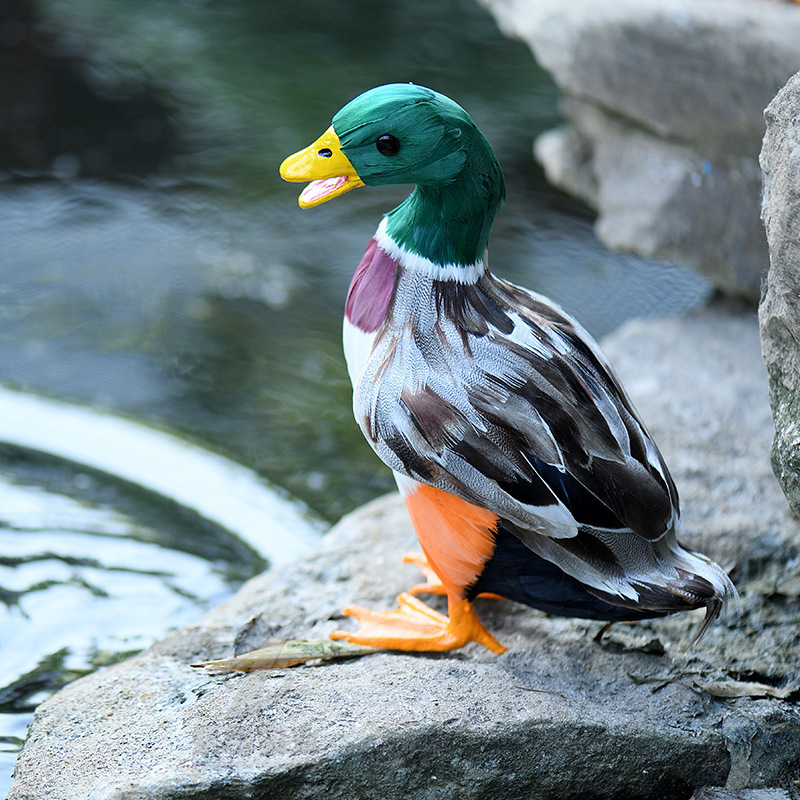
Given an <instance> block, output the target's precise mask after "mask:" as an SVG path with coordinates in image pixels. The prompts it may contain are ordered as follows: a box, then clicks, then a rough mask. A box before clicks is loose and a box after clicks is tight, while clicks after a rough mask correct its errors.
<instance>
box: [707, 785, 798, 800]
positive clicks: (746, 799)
mask: <svg viewBox="0 0 800 800" xmlns="http://www.w3.org/2000/svg"><path fill="white" fill-rule="evenodd" d="M691 800H792V796H791V795H790V794H789V792H788V791H786V790H785V789H743V790H742V791H739V792H730V791H728V790H727V789H723V788H718V787H715V786H709V787H707V788H705V789H700V790H699V791H697V792H695V793H694V794H693V795H692V797H691Z"/></svg>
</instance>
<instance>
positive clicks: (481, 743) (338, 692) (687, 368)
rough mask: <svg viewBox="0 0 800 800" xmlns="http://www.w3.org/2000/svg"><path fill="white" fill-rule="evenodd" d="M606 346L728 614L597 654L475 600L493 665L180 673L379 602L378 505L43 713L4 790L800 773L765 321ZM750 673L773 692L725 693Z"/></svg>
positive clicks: (650, 793)
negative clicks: (714, 571)
mask: <svg viewBox="0 0 800 800" xmlns="http://www.w3.org/2000/svg"><path fill="white" fill-rule="evenodd" d="M606 350H607V352H608V353H609V355H610V356H611V358H612V360H613V361H615V362H616V364H617V365H618V368H619V371H620V373H621V376H622V378H623V380H624V381H625V382H626V384H627V386H628V388H629V390H630V392H631V395H632V396H633V398H634V401H635V402H636V403H637V404H638V406H639V408H640V410H641V412H642V413H643V415H644V416H645V418H646V419H647V420H648V421H649V423H650V427H651V430H652V432H653V434H654V435H655V437H656V439H657V440H658V441H660V443H661V445H662V449H663V450H664V453H665V456H666V457H667V461H668V462H669V463H670V464H671V466H672V469H673V472H674V475H675V478H676V481H677V484H678V486H679V488H680V490H681V492H682V496H683V501H684V502H683V507H684V518H685V528H684V536H683V538H684V539H685V540H686V541H687V543H691V544H694V545H698V546H701V547H702V548H703V549H704V550H705V551H706V552H707V553H709V554H710V555H712V556H714V557H716V558H717V559H719V560H720V561H721V562H722V563H723V564H727V565H731V566H733V565H734V564H736V565H737V572H738V577H737V583H738V585H739V587H740V590H741V591H742V609H743V610H742V616H741V618H740V619H739V620H738V621H735V620H734V621H728V622H722V623H718V624H716V625H715V626H713V627H712V629H711V630H710V631H709V632H708V634H707V636H706V637H705V638H704V639H702V640H701V642H700V643H699V644H697V645H696V646H695V647H694V648H693V649H690V650H688V651H686V650H684V649H683V646H684V645H686V643H687V642H688V641H689V640H690V638H691V635H692V631H693V630H696V628H697V625H698V623H699V618H698V613H697V612H695V613H693V614H690V615H683V616H680V617H675V618H671V619H664V620H658V621H654V622H649V623H644V624H641V625H638V626H634V627H631V626H622V625H620V626H615V627H614V628H613V629H612V630H611V631H610V632H609V633H608V634H607V636H606V639H605V640H604V643H603V645H599V644H597V643H596V642H594V641H593V640H592V637H593V636H594V634H595V633H596V632H597V630H598V627H599V625H598V624H597V623H591V622H586V621H578V620H565V619H556V618H548V617H545V616H544V615H542V614H540V613H537V612H535V611H532V610H530V609H527V608H524V607H521V606H515V605H513V604H511V603H508V602H505V601H490V600H486V601H480V614H481V616H482V617H483V619H484V621H485V622H486V623H487V625H488V626H489V628H490V629H491V630H492V631H493V632H495V633H496V634H497V635H498V637H499V638H500V640H501V641H503V642H504V643H505V644H506V645H507V646H508V648H509V651H508V652H507V653H506V654H504V655H502V656H494V655H492V654H491V653H489V652H488V651H486V650H484V649H483V648H481V647H479V646H477V645H470V646H469V647H467V648H465V649H464V650H463V651H460V652H457V653H452V654H445V655H427V656H426V655H421V656H413V655H403V654H396V653H394V654H392V653H379V654H375V655H370V656H366V657H363V658H360V659H353V660H350V661H343V662H336V663H330V664H325V665H320V666H303V667H296V668H292V669H285V670H281V671H279V672H271V673H270V672H260V673H250V674H247V675H241V674H237V675H231V676H225V677H212V676H209V675H206V674H204V673H202V672H198V671H197V670H193V669H192V668H191V667H190V666H188V665H189V664H191V663H193V662H195V661H197V660H199V659H208V658H220V657H225V656H227V655H230V654H232V652H233V650H234V643H235V647H236V650H237V651H239V652H241V651H244V650H247V649H252V648H255V647H258V646H261V645H263V644H264V642H265V641H266V640H268V639H270V638H276V639H285V638H294V637H306V638H316V637H320V636H324V635H326V634H327V633H328V632H329V631H330V630H331V629H333V628H334V627H335V626H342V625H348V624H350V623H349V621H343V620H340V619H336V617H337V610H338V609H339V608H341V607H343V606H344V605H346V604H348V603H350V602H359V603H363V604H366V605H372V606H374V607H381V606H383V607H386V606H388V605H389V604H390V603H391V602H392V598H393V596H394V594H395V593H396V592H398V591H400V590H402V589H403V588H405V587H407V586H408V585H410V584H411V583H412V582H415V581H416V580H417V577H418V576H417V574H416V573H415V570H414V568H413V567H411V566H408V565H401V564H400V558H401V555H402V554H403V553H404V552H405V551H406V550H408V549H411V548H413V546H414V539H413V535H412V533H411V531H410V528H409V524H408V522H407V519H406V516H405V511H404V509H403V507H402V504H401V502H400V501H399V498H397V497H388V498H384V499H381V500H378V501H376V502H374V503H373V504H371V505H369V506H366V507H364V508H363V509H361V510H359V511H357V512H356V513H354V514H352V515H350V516H349V517H346V518H345V519H344V520H342V522H341V523H340V524H339V525H338V526H337V527H336V528H335V529H334V530H333V531H332V532H331V533H330V534H329V535H328V536H327V537H326V539H325V541H324V542H323V544H322V545H321V547H320V549H319V550H318V551H317V552H316V553H315V554H314V555H312V556H311V557H309V558H307V559H305V560H303V561H302V562H300V563H297V564H294V565H288V566H286V567H283V568H281V569H279V570H276V571H275V572H273V573H271V574H265V575H262V576H259V577H258V578H255V579H254V580H252V581H250V582H249V583H248V584H247V585H246V586H245V587H244V588H243V589H242V590H241V592H240V593H239V594H238V595H237V596H236V597H234V598H233V599H231V600H230V601H229V602H227V603H226V604H224V605H223V606H221V607H219V608H218V609H216V610H214V611H213V612H211V613H210V614H208V615H207V616H206V617H204V618H203V619H202V620H200V621H199V622H198V623H197V624H195V625H193V626H191V627H189V628H186V629H183V630H180V631H178V632H176V633H174V634H173V635H171V636H169V637H168V638H167V639H165V640H164V641H162V642H160V643H159V644H157V645H155V646H154V647H152V648H150V649H149V650H148V651H146V652H144V653H142V654H141V655H139V656H137V657H135V658H132V659H130V660H129V661H126V662H124V663H122V664H119V665H116V666H113V667H110V668H108V669H105V670H103V671H101V672H98V673H96V674H94V675H91V676H89V677H87V678H84V679H82V680H79V681H77V682H75V683H74V684H71V685H70V686H68V687H66V688H65V689H64V690H63V691H61V692H60V693H59V694H58V695H56V696H55V697H54V698H52V699H51V700H49V701H47V702H46V703H44V704H43V705H42V706H41V707H40V708H39V709H38V711H37V713H36V718H35V720H34V723H33V725H32V726H31V730H30V734H29V737H28V741H27V743H26V745H25V748H24V750H23V752H22V754H21V755H20V757H19V760H18V762H17V766H16V782H15V783H14V786H13V789H12V791H11V794H10V800H34V798H35V800H50V799H51V798H52V799H53V800H56V799H57V800H63V798H74V799H75V800H80V798H92V800H111V798H114V799H115V800H121V799H122V798H125V800H136V799H139V798H142V800H143V799H144V798H148V800H161V799H163V800H166V798H222V800H225V799H231V800H232V799H233V798H236V799H237V800H238V798H264V800H266V799H267V798H325V800H338V798H342V800H344V798H346V799H347V800H353V799H354V798H375V797H382V798H384V800H394V798H398V799H399V798H403V800H408V798H422V797H424V798H434V800H436V799H444V798H453V799H454V800H455V798H459V800H462V799H466V800H470V798H474V799H475V800H478V799H479V798H480V799H481V800H484V799H485V798H492V799H493V800H501V799H502V800H507V799H516V798H520V799H521V798H525V799H526V800H531V798H547V799H550V798H558V800H571V798H582V799H584V798H596V799H598V800H599V799H601V798H620V799H621V798H625V800H637V798H638V800H644V799H645V798H653V800H656V798H657V799H658V800H669V799H670V798H674V799H675V800H678V798H680V799H682V800H683V799H685V798H688V797H690V796H691V794H692V792H693V791H694V790H696V789H698V788H700V787H702V786H716V787H723V786H724V787H725V789H726V790H727V791H729V792H739V791H740V790H744V789H756V788H767V787H773V788H782V789H786V788H788V787H789V786H790V785H791V783H792V781H793V780H795V779H797V778H798V777H800V712H799V711H798V707H797V705H796V704H795V702H793V701H794V700H796V699H797V697H798V691H797V687H799V686H800V653H799V652H798V648H797V646H796V642H797V637H798V634H800V621H799V618H800V613H798V612H800V557H799V555H798V554H799V552H800V537H799V534H800V531H799V530H798V524H797V522H796V521H795V520H794V519H793V518H792V517H791V516H790V514H789V511H788V508H787V507H786V504H785V502H784V501H783V497H782V495H781V493H780V490H779V488H778V486H777V483H776V482H775V480H774V478H773V477H772V475H771V474H770V470H769V464H768V450H769V444H770V439H771V425H770V414H769V407H768V402H767V390H766V376H765V374H764V368H763V364H762V362H761V358H760V353H759V342H758V329H757V324H756V319H755V314H754V313H753V312H752V311H745V312H742V310H741V309H731V308H729V307H715V308H712V309H707V310H705V311H703V312H700V313H697V314H695V315H693V316H690V317H688V318H685V319H682V320H665V321H658V322H648V323H636V324H631V325H628V326H626V327H625V328H624V329H623V330H622V331H620V332H618V333H617V334H615V335H614V336H613V337H612V338H611V339H610V340H608V342H607V346H606ZM753 683H760V684H762V687H761V689H760V690H757V691H754V690H753V687H752V684H753ZM701 686H702V687H705V688H701ZM743 687H744V689H745V693H749V694H751V695H761V694H764V693H765V692H766V693H767V694H769V693H770V692H772V693H775V692H778V693H781V694H783V695H784V699H778V698H777V697H769V696H766V697H764V696H752V697H738V698H732V699H723V698H720V697H719V696H717V695H719V694H720V693H724V692H726V691H729V690H731V689H732V690H734V691H735V690H737V688H738V690H742V688H743ZM781 689H783V692H781ZM762 690H763V691H762ZM701 796H702V795H698V797H701ZM723 796H724V795H723ZM730 797H743V798H744V797H748V796H747V795H737V794H733V795H730ZM752 797H753V798H758V800H761V798H760V797H759V795H752ZM767 797H769V795H767Z"/></svg>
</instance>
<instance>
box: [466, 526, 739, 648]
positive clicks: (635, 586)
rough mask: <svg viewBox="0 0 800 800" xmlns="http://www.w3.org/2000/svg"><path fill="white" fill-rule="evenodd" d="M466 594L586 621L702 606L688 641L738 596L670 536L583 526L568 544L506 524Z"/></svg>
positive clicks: (713, 568)
mask: <svg viewBox="0 0 800 800" xmlns="http://www.w3.org/2000/svg"><path fill="white" fill-rule="evenodd" d="M526 551H527V552H526ZM559 576H560V577H559ZM472 589H473V591H474V592H475V593H477V592H478V591H489V592H496V593H497V594H501V595H503V596H505V597H508V598H509V599H511V600H516V601H518V602H522V603H525V604H526V605H530V606H533V607H534V608H541V609H542V610H545V611H547V612H549V613H553V614H559V615H563V616H577V617H588V618H592V619H606V620H623V619H643V618H647V617H658V616H664V615H666V614H672V613H676V612H680V611H690V610H692V609H696V608H703V607H704V608H705V609H706V616H705V619H704V621H703V624H702V626H701V628H700V631H699V632H698V634H697V636H696V637H695V639H694V641H697V640H698V639H699V638H700V637H701V636H702V635H703V634H704V633H705V632H706V631H707V630H708V628H709V626H710V625H711V623H712V622H713V621H714V620H715V619H717V618H718V617H719V615H720V613H721V611H722V609H723V607H724V606H726V605H727V604H729V603H730V602H732V601H734V602H735V601H736V600H737V598H738V595H737V592H736V589H735V587H734V585H733V583H732V582H731V580H730V578H729V577H728V575H727V574H726V573H725V572H724V571H723V570H722V569H721V568H720V567H719V566H718V565H717V564H715V563H714V562H713V561H711V560H710V559H709V558H706V556H704V555H702V554H701V553H696V552H693V551H691V550H687V549H685V548H683V547H682V546H681V545H680V544H679V543H678V541H677V540H676V538H675V535H674V533H673V532H669V533H668V534H666V535H665V536H664V537H662V538H661V539H660V540H659V541H657V542H652V541H647V540H644V539H642V537H638V536H636V535H635V534H634V533H632V532H626V531H613V532H612V531H605V530H597V529H588V528H583V529H582V530H581V532H580V534H579V536H578V537H575V538H574V539H557V540H556V539H549V538H547V537H542V536H537V537H535V538H532V537H531V536H530V535H520V533H518V531H517V530H516V528H515V526H513V525H511V524H510V523H508V522H502V523H501V524H500V526H499V528H498V531H497V538H496V546H495V552H494V555H493V556H492V559H491V560H490V562H489V563H488V564H487V565H486V568H485V569H484V574H483V575H482V576H481V577H480V578H479V579H478V581H477V582H476V584H475V586H474V587H472Z"/></svg>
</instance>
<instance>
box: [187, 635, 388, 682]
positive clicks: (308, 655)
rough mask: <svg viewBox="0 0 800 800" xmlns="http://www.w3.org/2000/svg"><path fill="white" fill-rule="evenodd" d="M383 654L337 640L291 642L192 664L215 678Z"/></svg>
mask: <svg viewBox="0 0 800 800" xmlns="http://www.w3.org/2000/svg"><path fill="white" fill-rule="evenodd" d="M377 652H379V650H378V648H376V647H365V646H364V645H359V644H351V643H350V642H345V641H334V640H333V639H317V640H313V641H308V640H306V639H289V640H288V641H285V642H275V643H274V644H270V645H267V646H266V647H263V648H261V649H260V650H252V651H251V652H249V653H244V654H242V655H240V656H235V657H234V658H222V659H219V660H217V661H203V662H201V663H200V664H192V666H193V667H202V668H203V669H204V670H205V671H206V672H208V673H211V674H212V675H222V674H224V673H226V672H253V671H254V670H257V669H283V668H284V667H293V666H295V665H296V664H303V663H305V662H306V661H312V660H314V659H318V658H354V657H356V656H365V655H368V654H369V653H377Z"/></svg>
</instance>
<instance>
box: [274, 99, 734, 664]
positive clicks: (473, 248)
mask: <svg viewBox="0 0 800 800" xmlns="http://www.w3.org/2000/svg"><path fill="white" fill-rule="evenodd" d="M280 171H281V176H282V177H283V178H284V179H285V180H287V181H303V182H306V181H311V183H309V185H308V186H306V187H305V188H304V190H303V192H302V193H301V195H300V198H299V204H300V206H301V207H302V208H311V207H313V206H317V205H319V204H320V203H325V202H327V201H329V200H332V199H333V198H335V197H339V196H340V195H342V194H344V193H346V192H349V191H351V190H353V189H355V188H357V187H360V186H382V185H386V184H414V186H415V188H414V189H413V191H412V192H411V194H410V195H409V197H408V198H407V199H406V200H405V201H404V202H403V203H401V204H400V205H399V206H398V207H397V208H395V209H394V210H393V211H390V212H389V213H388V214H386V215H385V217H384V218H383V220H382V221H381V223H380V225H379V226H378V229H377V231H376V233H375V235H374V236H373V238H372V239H371V241H370V242H369V244H368V246H367V249H366V252H365V254H364V257H363V258H362V259H361V263H360V264H359V265H358V268H357V269H356V272H355V275H354V277H353V280H352V283H351V284H350V288H349V291H348V293H347V300H346V303H345V311H344V352H345V356H346V360H347V368H348V371H349V374H350V378H351V380H352V383H353V411H354V414H355V418H356V422H357V423H358V425H359V426H360V427H361V430H362V431H363V433H364V436H365V437H366V438H367V441H368V442H369V443H370V445H371V446H372V448H373V449H374V450H375V452H376V453H377V454H378V456H379V457H380V458H381V460H382V461H383V462H384V463H385V464H386V465H388V466H389V467H390V468H391V469H392V471H393V472H394V476H395V478H396V480H397V485H398V487H399V490H400V493H401V494H402V496H403V498H404V499H405V503H406V506H407V508H408V512H409V515H410V517H411V521H412V523H413V526H414V529H415V531H416V534H417V537H418V539H419V543H420V545H421V547H422V551H423V553H424V556H421V557H418V558H417V559H416V560H417V563H418V565H419V566H420V567H421V568H422V569H423V571H424V572H425V573H426V574H427V575H428V576H429V581H428V583H426V584H423V585H422V586H417V587H415V589H414V590H413V591H414V592H421V591H430V592H438V593H440V594H444V595H446V596H447V608H448V615H447V616H445V615H444V614H441V613H439V612H438V611H436V610H434V609H432V608H430V607H429V606H428V605H426V604H424V603H423V602H421V601H420V600H419V599H418V598H417V597H416V596H414V594H412V593H410V592H406V593H404V594H402V595H400V597H399V598H398V601H399V608H397V609H395V610H392V611H386V612H378V611H371V610H369V609H366V608H361V607H359V606H351V607H349V608H347V609H345V611H344V612H343V613H344V614H345V615H348V616H353V617H355V618H356V619H357V620H358V621H359V622H360V624H361V627H360V630H358V631H356V632H346V631H336V632H335V633H333V634H332V637H333V638H334V639H345V640H348V641H350V642H353V643H355V644H360V645H368V646H374V647H380V648H387V649H392V650H403V651H446V650H452V649H456V648H460V647H462V646H464V645H465V644H467V643H468V642H473V641H474V642H480V643H481V644H482V645H484V646H485V647H487V648H488V649H489V650H491V651H493V652H495V653H501V652H503V651H504V650H505V648H504V647H503V645H501V644H500V643H499V642H498V641H497V639H496V638H495V637H494V636H493V635H492V634H491V633H490V632H489V631H488V630H487V629H486V628H485V627H484V625H483V624H482V623H481V621H480V620H479V619H478V616H477V614H476V612H475V609H474V606H473V600H474V599H475V598H476V597H477V596H478V595H480V594H491V595H500V596H502V597H504V598H507V599H509V600H513V601H516V602H519V603H524V604H526V605H528V606H531V607H533V608H537V609H541V610H542V611H545V612H547V613H548V614H555V615H561V616H568V617H582V618H588V619H596V620H604V621H607V622H612V621H618V620H639V619H644V618H649V617H658V616H662V615H665V614H671V613H673V612H677V611H686V610H690V609H694V608H700V607H705V609H706V616H705V620H704V622H703V625H702V628H701V631H700V634H698V636H699V635H701V634H702V633H703V632H704V631H705V630H706V628H707V627H708V625H709V624H710V623H711V621H712V620H714V619H715V618H716V617H717V615H718V614H719V612H720V609H721V608H722V606H723V604H724V602H725V601H727V600H729V599H731V598H733V597H735V596H736V590H735V589H734V587H733V584H732V583H731V581H730V579H729V578H728V576H727V575H726V574H725V572H723V570H722V569H720V567H719V566H717V564H715V563H714V562H713V561H711V560H710V559H708V558H706V556H704V555H702V554H700V553H696V552H692V551H691V550H687V549H685V548H683V547H682V546H681V545H680V544H679V543H678V541H677V539H676V530H677V528H678V523H679V510H678V493H677V491H676V489H675V485H674V483H673V481H672V478H671V477H670V474H669V472H668V470H667V467H666V464H665V463H664V460H663V458H662V457H661V454H660V453H659V451H658V448H657V447H656V445H655V443H654V442H653V440H652V439H651V437H650V435H649V434H648V432H647V430H646V428H645V426H644V424H643V423H642V421H641V419H640V417H639V415H638V414H637V412H636V410H635V409H634V407H633V405H632V404H631V401H630V400H629V398H628V396H627V394H626V393H625V390H624V389H623V388H622V386H621V385H620V382H619V379H618V378H617V377H616V375H615V374H614V371H613V369H612V367H611V365H610V364H609V362H608V361H607V360H606V358H605V356H604V355H603V353H602V352H601V351H600V348H599V347H598V345H597V344H596V343H595V341H594V340H593V339H592V338H591V336H590V335H589V334H588V333H587V332H586V331H585V330H584V329H583V328H582V327H581V326H580V325H579V324H578V323H577V322H576V321H575V320H574V319H572V318H571V317H570V316H568V315H567V314H565V313H564V312H563V311H562V310H561V309H560V308H558V307H557V306H556V305H554V304H553V303H552V302H550V301H549V300H548V299H546V298H545V297H542V296H540V295H538V294H535V293H534V292H531V291H528V290H526V289H522V288H520V287H518V286H515V285H513V284H511V283H508V282H506V281H504V280H501V279H500V278H497V277H495V276H494V275H493V274H492V273H491V272H489V270H488V269H487V266H486V247H487V242H488V239H489V233H490V231H491V228H492V224H493V222H494V218H495V215H496V213H497V210H498V208H499V206H500V204H501V203H502V202H503V200H504V199H505V182H504V178H503V173H502V170H501V168H500V164H499V163H498V161H497V158H496V157H495V155H494V152H493V151H492V148H491V146H490V145H489V143H488V142H487V140H486V139H485V138H484V136H483V134H482V133H481V132H480V131H479V130H478V128H477V126H476V125H475V123H474V122H473V121H472V119H471V118H470V117H469V115H468V114H467V113H466V111H464V109H462V108H461V107H460V106H459V105H457V104H456V103H455V102H453V101H452V100H450V99H449V98H447V97H445V96H444V95H442V94H439V93H438V92H435V91H433V90H431V89H427V88H424V87H421V86H416V85H413V84H391V85H387V86H379V87H377V88H375V89H371V90H370V91H367V92H365V93H364V94H361V95H360V96H358V97H356V98H355V99H354V100H352V101H351V102H350V103H348V104H347V105H346V106H344V108H342V109H341V111H339V112H338V113H337V114H336V115H335V116H334V118H333V124H332V126H331V127H330V128H328V130H327V131H326V132H325V133H324V134H323V135H322V136H321V137H320V138H319V139H318V140H317V141H315V142H314V143H313V144H311V145H310V146H309V147H307V148H306V149H304V150H302V151H300V152H298V153H296V154H295V155H292V156H290V157H289V158H287V159H286V160H285V161H284V162H283V164H282V165H281V170H280Z"/></svg>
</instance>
